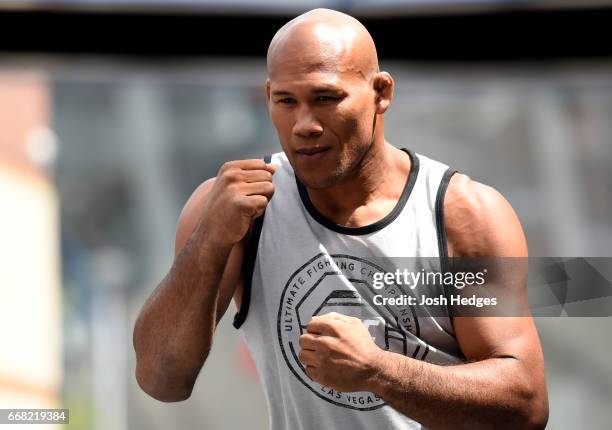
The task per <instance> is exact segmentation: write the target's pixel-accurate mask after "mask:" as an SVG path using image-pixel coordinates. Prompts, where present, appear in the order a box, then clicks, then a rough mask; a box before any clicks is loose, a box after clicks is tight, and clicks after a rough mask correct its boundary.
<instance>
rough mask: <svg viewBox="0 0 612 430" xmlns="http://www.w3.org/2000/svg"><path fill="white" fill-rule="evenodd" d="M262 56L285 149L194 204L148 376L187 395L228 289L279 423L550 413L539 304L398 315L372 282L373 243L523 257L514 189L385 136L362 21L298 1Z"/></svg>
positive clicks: (416, 424)
mask: <svg viewBox="0 0 612 430" xmlns="http://www.w3.org/2000/svg"><path fill="white" fill-rule="evenodd" d="M267 67H268V79H267V81H266V86H265V89H266V94H267V97H268V102H269V112H270V115H271V119H272V122H273V123H274V126H275V127H276V129H277V132H278V136H279V140H280V143H281V146H282V149H283V152H279V153H276V154H273V155H272V157H271V158H270V159H269V160H267V161H268V162H265V161H264V160H258V159H253V160H237V161H230V162H227V163H225V164H224V165H223V166H222V167H221V169H220V170H219V172H218V175H217V176H216V178H212V179H210V180H207V181H206V182H204V183H203V184H202V185H200V187H198V189H197V190H196V191H195V192H194V193H193V195H192V196H191V198H190V199H189V201H188V202H187V204H186V205H185V208H184V209H183V211H182V213H181V216H180V219H179V223H178V227H177V236H176V257H175V261H174V264H173V266H172V268H171V269H170V271H169V273H168V274H167V276H166V277H165V278H164V279H163V281H162V282H161V283H160V285H159V286H158V288H157V289H156V290H155V292H154V293H153V294H152V296H151V297H150V298H149V300H148V301H147V303H146V304H145V305H144V307H143V309H142V311H141V314H140V316H139V318H138V321H137V323H136V327H135V330H134V345H135V349H136V354H137V363H138V364H137V369H136V378H137V380H138V383H139V384H140V386H141V387H142V389H143V390H144V391H146V392H147V393H148V394H150V395H151V396H153V397H155V398H156V399H159V400H162V401H180V400H184V399H186V398H188V397H189V395H190V393H191V391H192V388H193V386H194V383H195V380H196V377H197V375H198V373H199V371H200V369H201V368H202V366H203V364H204V362H205V360H206V358H207V356H208V354H209V352H210V350H211V346H212V339H213V334H214V332H215V328H216V326H217V324H218V322H219V320H220V319H221V317H222V316H223V315H224V313H225V312H226V310H227V308H228V305H229V302H230V301H231V299H232V297H233V298H234V300H235V302H236V306H237V307H238V309H239V312H238V314H237V315H236V317H235V320H234V325H235V326H237V327H242V328H243V330H244V332H245V337H246V340H247V342H248V345H249V348H250V350H251V352H252V354H253V357H254V359H255V362H256V365H257V369H258V372H259V374H260V378H261V380H262V383H263V386H264V391H265V393H266V396H267V401H268V407H269V413H270V422H271V427H272V428H273V429H289V428H291V429H293V428H296V429H307V428H313V429H314V428H316V429H321V428H323V429H330V428H350V429H413V428H423V427H425V428H431V429H442V428H452V429H462V428H466V429H479V428H495V427H497V428H512V429H526V428H529V429H531V428H544V427H545V425H546V422H547V419H548V400H547V392H546V385H545V376H544V366H543V357H542V351H541V348H540V345H539V339H538V335H537V332H536V329H535V326H534V324H533V321H532V319H531V317H529V316H526V317H512V318H499V317H459V316H455V317H453V316H452V315H451V313H450V312H449V314H446V315H435V316H430V317H427V318H417V317H414V315H413V316H406V317H402V316H401V315H400V313H402V312H404V314H405V312H406V309H407V308H404V309H395V310H397V311H398V313H397V314H394V313H393V312H394V311H395V310H394V309H391V308H385V307H382V306H377V305H376V304H375V303H373V302H372V300H371V297H370V296H368V294H370V292H371V291H372V290H371V285H370V283H368V282H365V281H363V279H362V278H367V277H368V276H370V275H371V274H372V273H373V272H375V271H376V270H377V268H378V267H379V266H377V264H376V263H374V261H377V260H375V258H376V257H380V256H382V257H437V258H438V259H439V260H440V261H444V260H446V259H447V258H448V257H458V256H508V257H524V256H526V255H527V248H526V243H525V238H524V235H523V232H522V229H521V226H520V223H519V221H518V219H517V217H516V215H515V213H514V211H513V210H512V208H511V206H510V205H509V203H508V202H507V201H506V200H505V199H504V198H503V197H502V196H501V195H500V194H499V193H498V192H496V191H495V190H493V189H492V188H490V187H487V186H485V185H482V184H479V183H477V182H475V181H473V180H471V179H470V178H469V177H467V176H465V175H462V174H459V173H455V172H454V171H453V170H452V169H450V168H448V167H447V166H446V165H444V164H442V163H439V162H437V161H434V160H431V159H429V158H427V157H425V156H423V155H420V154H415V153H414V152H413V151H410V150H406V149H403V150H400V149H397V148H395V147H394V146H392V145H390V144H389V143H388V142H387V141H386V140H385V137H384V113H385V112H386V110H387V109H388V107H389V105H390V103H391V99H392V96H393V79H392V77H391V76H390V75H389V74H388V73H386V72H383V71H380V70H379V68H378V59H377V54H376V48H375V45H374V42H373V40H372V38H371V36H370V35H369V33H368V32H367V30H366V29H365V28H364V27H363V26H362V25H361V24H360V23H359V22H358V21H357V20H355V19H354V18H352V17H350V16H347V15H345V14H342V13H339V12H336V11H332V10H327V9H315V10H312V11H310V12H307V13H305V14H303V15H300V16H299V17H297V18H295V19H293V20H292V21H290V22H289V23H287V24H286V25H285V26H284V27H282V28H281V29H280V30H279V31H278V32H277V33H276V35H275V36H274V38H273V40H272V42H271V44H270V47H269V50H268V56H267ZM453 173H455V174H453ZM273 196H274V197H273ZM360 276H361V278H360ZM517 294H524V291H519V292H517ZM404 314H402V315H404ZM421 426H423V427H421Z"/></svg>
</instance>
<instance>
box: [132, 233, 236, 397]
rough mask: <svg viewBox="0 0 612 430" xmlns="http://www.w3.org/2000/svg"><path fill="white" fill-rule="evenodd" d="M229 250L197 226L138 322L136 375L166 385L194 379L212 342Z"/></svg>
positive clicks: (135, 335)
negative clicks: (209, 238) (198, 229)
mask: <svg viewBox="0 0 612 430" xmlns="http://www.w3.org/2000/svg"><path fill="white" fill-rule="evenodd" d="M230 251H231V246H228V247H219V246H216V245H214V244H212V243H211V242H210V241H209V240H208V239H207V237H206V235H203V234H199V232H198V231H197V230H196V231H195V232H194V234H192V236H191V237H190V238H189V240H188V241H187V242H186V244H185V246H184V247H183V249H182V250H181V252H180V253H179V255H177V258H176V259H175V261H174V264H173V266H172V268H171V269H170V271H169V272H168V274H167V275H166V277H165V278H164V279H163V280H162V281H161V282H160V284H159V285H158V287H157V288H156V290H155V291H154V293H153V294H152V295H151V297H150V298H149V299H148V300H147V302H146V303H145V305H144V306H143V309H142V311H141V314H140V316H139V318H138V321H137V322H136V325H135V328H134V348H135V350H136V355H137V360H138V368H137V377H138V374H140V376H141V379H144V378H145V377H146V378H147V379H149V380H153V381H155V383H156V384H159V385H163V386H168V385H172V384H175V385H183V384H187V385H189V384H190V383H192V382H193V380H195V378H196V376H197V373H198V372H199V369H200V368H201V366H202V365H203V363H204V361H205V360H206V357H207V356H208V353H209V351H210V348H211V345H212V339H213V334H214V331H215V325H216V315H217V302H218V299H219V284H220V281H221V278H222V275H223V270H224V268H225V265H226V263H227V260H228V256H229V254H230ZM144 375H146V376H144ZM143 376H144V377H143ZM187 388H189V390H190V388H191V387H187ZM176 389H177V390H178V391H182V390H184V387H180V386H177V388H176Z"/></svg>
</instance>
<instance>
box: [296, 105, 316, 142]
mask: <svg viewBox="0 0 612 430" xmlns="http://www.w3.org/2000/svg"><path fill="white" fill-rule="evenodd" d="M293 133H294V134H296V135H298V136H300V137H312V136H317V135H319V134H321V133H323V127H322V126H321V123H320V122H319V121H318V120H317V118H316V117H315V116H314V115H313V113H312V111H311V110H310V109H309V108H308V107H302V108H300V109H299V112H298V115H297V119H296V121H295V125H294V126H293Z"/></svg>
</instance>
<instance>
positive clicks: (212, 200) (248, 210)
mask: <svg viewBox="0 0 612 430" xmlns="http://www.w3.org/2000/svg"><path fill="white" fill-rule="evenodd" d="M275 169H276V167H275V166H274V165H273V164H266V162H265V161H263V160H260V159H251V160H236V161H229V162H227V163H225V164H223V166H221V168H220V169H219V172H218V174H217V178H216V180H215V183H214V185H213V187H212V189H211V191H210V193H209V195H208V204H207V205H206V207H205V209H204V210H203V212H202V218H201V223H202V225H203V226H204V230H205V231H206V232H207V235H208V237H209V238H210V240H211V241H212V242H213V243H215V244H217V245H220V246H226V245H233V244H235V243H237V242H239V241H240V240H242V238H243V237H244V236H245V235H246V233H247V232H248V230H249V227H250V225H251V221H252V220H253V219H254V218H257V217H258V216H260V215H261V214H263V212H264V210H265V208H266V206H267V205H268V202H269V201H270V199H271V198H272V195H273V194H274V184H273V183H272V175H273V174H274V172H275Z"/></svg>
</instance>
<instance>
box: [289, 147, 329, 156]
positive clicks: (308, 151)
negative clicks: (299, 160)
mask: <svg viewBox="0 0 612 430" xmlns="http://www.w3.org/2000/svg"><path fill="white" fill-rule="evenodd" d="M327 150H329V146H313V147H308V148H299V149H297V150H296V152H297V153H298V155H301V156H303V157H313V156H315V155H317V154H322V153H323V152H326V151H327Z"/></svg>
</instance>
